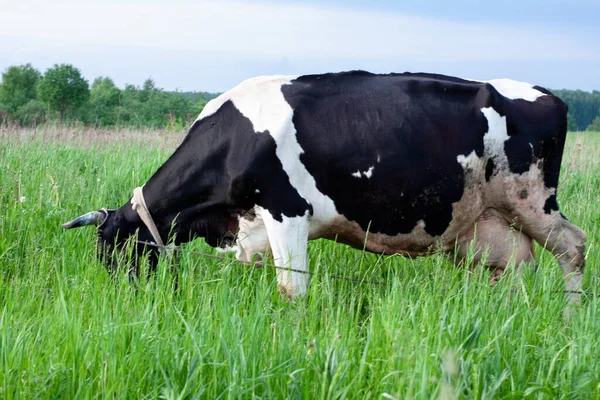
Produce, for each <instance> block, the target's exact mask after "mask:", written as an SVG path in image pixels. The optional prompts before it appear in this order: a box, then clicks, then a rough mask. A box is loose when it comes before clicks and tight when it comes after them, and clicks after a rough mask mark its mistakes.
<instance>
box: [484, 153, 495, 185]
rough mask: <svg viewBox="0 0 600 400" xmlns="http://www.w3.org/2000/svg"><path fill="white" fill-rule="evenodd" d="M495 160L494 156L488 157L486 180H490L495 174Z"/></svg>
mask: <svg viewBox="0 0 600 400" xmlns="http://www.w3.org/2000/svg"><path fill="white" fill-rule="evenodd" d="M494 168H495V165H494V160H493V159H492V158H488V161H487V164H485V181H486V182H489V181H490V178H491V177H492V175H493V174H494Z"/></svg>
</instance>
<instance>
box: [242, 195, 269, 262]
mask: <svg viewBox="0 0 600 400" xmlns="http://www.w3.org/2000/svg"><path fill="white" fill-rule="evenodd" d="M254 211H255V215H254V218H246V217H240V219H239V229H238V235H237V246H238V249H239V251H238V252H237V253H236V258H237V259H238V260H240V261H246V262H250V261H252V257H253V256H254V255H255V254H264V253H266V252H267V250H268V249H269V238H268V236H267V230H266V228H265V224H264V221H263V216H262V213H263V210H262V209H261V208H260V207H258V206H256V207H255V208H254Z"/></svg>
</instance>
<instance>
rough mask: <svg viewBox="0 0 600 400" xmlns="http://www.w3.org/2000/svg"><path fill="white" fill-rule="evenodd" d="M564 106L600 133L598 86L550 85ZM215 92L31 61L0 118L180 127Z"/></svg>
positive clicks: (580, 126)
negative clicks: (88, 74)
mask: <svg viewBox="0 0 600 400" xmlns="http://www.w3.org/2000/svg"><path fill="white" fill-rule="evenodd" d="M553 92H554V94H556V95H557V96H559V97H560V98H561V99H562V100H563V101H565V102H566V103H567V105H568V106H569V115H568V128H569V130H570V131H583V130H589V131H597V132H600V91H596V90H595V91H593V92H591V93H590V92H585V91H582V90H566V89H563V90H553ZM216 96H217V94H215V93H206V92H179V91H175V92H172V91H165V90H163V89H161V88H159V87H157V86H156V84H155V82H154V81H153V80H152V79H146V80H145V81H144V83H143V84H142V85H141V86H135V85H131V84H127V85H125V88H124V89H120V88H118V87H117V86H116V85H115V83H114V82H113V80H112V79H111V78H110V77H98V78H96V79H94V81H93V82H92V84H91V86H90V85H89V82H88V81H87V80H86V79H85V78H84V77H83V76H82V75H81V71H80V70H79V69H77V68H75V67H74V66H72V65H70V64H56V65H54V66H53V67H51V68H48V69H47V70H46V72H45V73H44V74H42V73H41V72H40V71H38V70H37V69H35V68H34V67H32V66H31V64H25V65H16V66H11V67H8V68H7V69H6V70H5V71H4V72H3V73H2V83H1V84H0V121H1V120H5V121H6V120H9V121H15V122H18V123H19V124H21V125H24V126H31V125H36V124H40V123H44V122H48V121H55V120H59V121H62V122H70V121H77V122H79V123H83V124H85V125H91V126H98V127H114V126H129V127H167V128H172V129H184V128H185V127H187V126H189V125H190V123H191V122H192V121H193V120H194V119H195V118H196V117H197V115H198V114H199V113H200V111H201V110H202V108H203V107H204V105H205V104H206V103H207V102H208V101H209V100H210V99H212V98H214V97H216Z"/></svg>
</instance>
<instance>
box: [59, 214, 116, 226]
mask: <svg viewBox="0 0 600 400" xmlns="http://www.w3.org/2000/svg"><path fill="white" fill-rule="evenodd" d="M105 218H106V213H104V212H102V211H92V212H89V213H87V214H83V215H81V216H79V217H77V218H75V219H74V220H73V221H69V222H66V223H64V224H62V227H63V228H65V229H71V228H79V227H80V226H86V225H96V226H98V225H100V224H102V222H103V221H104V219H105Z"/></svg>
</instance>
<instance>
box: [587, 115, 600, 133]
mask: <svg viewBox="0 0 600 400" xmlns="http://www.w3.org/2000/svg"><path fill="white" fill-rule="evenodd" d="M586 131H588V132H600V116H598V117H596V118H594V120H593V121H592V123H591V124H590V126H588V127H587V129H586Z"/></svg>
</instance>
